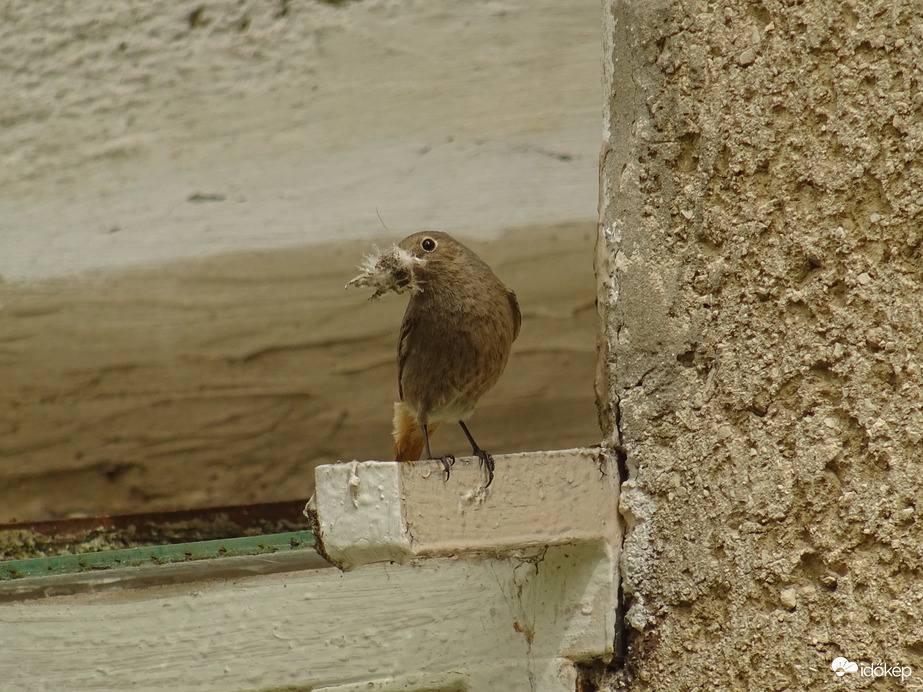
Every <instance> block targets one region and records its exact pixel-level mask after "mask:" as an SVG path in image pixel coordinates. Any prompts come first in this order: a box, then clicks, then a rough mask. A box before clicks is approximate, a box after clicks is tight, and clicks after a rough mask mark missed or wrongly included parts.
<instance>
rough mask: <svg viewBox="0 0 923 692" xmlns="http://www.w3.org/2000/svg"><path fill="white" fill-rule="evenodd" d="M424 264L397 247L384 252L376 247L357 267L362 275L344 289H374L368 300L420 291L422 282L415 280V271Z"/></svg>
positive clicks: (421, 260) (424, 261) (394, 246)
mask: <svg viewBox="0 0 923 692" xmlns="http://www.w3.org/2000/svg"><path fill="white" fill-rule="evenodd" d="M425 263H426V260H423V259H420V258H419V257H414V256H413V255H411V254H410V253H409V252H408V251H407V250H405V249H403V248H401V247H398V246H397V245H393V246H392V247H391V248H390V249H388V250H385V251H384V252H381V251H379V250H378V248H377V247H376V248H375V254H371V255H366V256H365V258H364V259H363V260H362V264H361V265H359V269H361V270H362V273H361V274H359V276H357V277H356V278H355V279H353V280H352V281H350V282H349V283H348V284H346V288H349V287H350V286H356V287H359V288H361V287H363V286H372V287H374V288H375V292H374V293H373V294H372V297H371V298H369V300H373V299H375V298H380V297H381V296H382V295H384V294H385V293H387V292H388V291H394V292H395V293H406V292H407V291H414V292H416V291H422V290H423V287H422V286H421V285H420V284H421V283H423V282H422V281H420V280H419V279H418V278H417V276H416V274H415V270H416V269H419V268H420V267H422V266H423V265H424V264H425Z"/></svg>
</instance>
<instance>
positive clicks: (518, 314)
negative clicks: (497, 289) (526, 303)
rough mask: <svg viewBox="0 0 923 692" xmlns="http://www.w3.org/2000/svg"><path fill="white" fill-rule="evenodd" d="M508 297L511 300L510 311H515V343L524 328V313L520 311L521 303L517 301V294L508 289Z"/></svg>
mask: <svg viewBox="0 0 923 692" xmlns="http://www.w3.org/2000/svg"><path fill="white" fill-rule="evenodd" d="M506 292H507V294H508V295H507V297H508V298H509V299H510V309H511V310H512V311H513V341H516V337H517V336H519V328H520V327H521V326H522V313H521V312H520V311H519V301H518V300H516V292H515V291H514V290H513V289H511V288H508V289H506Z"/></svg>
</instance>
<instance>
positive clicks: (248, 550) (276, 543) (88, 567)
mask: <svg viewBox="0 0 923 692" xmlns="http://www.w3.org/2000/svg"><path fill="white" fill-rule="evenodd" d="M313 545H314V535H313V534H312V533H311V532H310V531H292V532H290V533H275V534H270V535H268V536H246V537H244V538H225V539H220V540H214V541H196V542H194V543H177V544H175V545H155V546H151V547H148V548H125V549H124V550H104V551H101V552H98V553H83V554H80V555H57V556H55V557H37V558H30V559H28V560H7V561H5V562H0V580H4V579H20V578H22V577H39V576H42V575H46V574H69V573H74V572H89V571H95V570H106V569H119V568H121V567H139V566H141V565H164V564H169V563H171V562H189V561H191V560H211V559H215V558H221V557H233V556H237V555H262V554H265V553H276V552H279V551H282V550H300V549H303V548H310V547H312V546H313Z"/></svg>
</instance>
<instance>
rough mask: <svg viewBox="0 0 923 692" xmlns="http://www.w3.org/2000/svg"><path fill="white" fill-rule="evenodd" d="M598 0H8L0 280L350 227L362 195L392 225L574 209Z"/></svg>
mask: <svg viewBox="0 0 923 692" xmlns="http://www.w3.org/2000/svg"><path fill="white" fill-rule="evenodd" d="M197 6H199V7H200V9H201V12H200V13H199V16H198V19H196V20H195V21H193V20H192V18H191V13H193V12H194V11H196V7H197ZM599 16H600V6H599V3H598V2H596V1H595V0H579V1H577V0H572V1H571V2H568V3H566V4H561V3H558V2H555V1H554V0H506V1H505V2H503V3H496V2H485V1H478V2H470V3H456V2H445V1H443V2H432V1H431V0H366V1H365V2H353V3H343V4H339V5H336V6H332V5H331V4H327V3H322V2H290V3H289V2H238V0H211V1H210V2H208V3H196V2H194V3H183V2H176V1H175V0H174V1H171V2H163V3H151V2H146V1H144V0H123V2H120V3H118V4H117V5H112V3H109V2H102V1H100V0H86V1H85V2H79V3H65V4H63V5H62V4H53V5H52V4H47V3H36V2H31V1H29V0H14V1H13V2H7V3H4V14H3V18H2V22H0V43H2V45H3V46H4V59H3V62H2V64H0V79H2V83H3V85H4V89H3V95H4V97H3V99H2V100H0V125H2V128H3V130H2V136H0V275H2V276H4V277H5V278H6V279H8V280H9V279H18V278H43V277H49V276H60V275H65V274H69V273H72V272H81V271H84V270H86V269H91V268H112V267H119V266H124V265H126V264H134V263H139V262H141V263H148V262H159V261H165V260H173V259H181V258H189V257H196V256H199V255H202V254H211V253H215V252H223V251H237V250H242V249H243V250H247V249H251V248H269V247H279V246H285V245H299V244H304V243H314V242H317V241H321V240H333V239H340V238H343V237H368V236H370V235H375V234H380V233H381V231H382V229H381V224H380V223H379V221H378V219H377V218H376V209H378V210H379V211H380V212H381V216H382V218H384V220H385V222H386V223H387V224H388V226H389V227H391V228H392V229H394V235H395V236H397V237H401V236H402V235H404V232H409V231H411V230H420V229H422V228H426V227H438V228H442V229H445V230H449V231H457V232H458V231H463V232H464V233H465V234H466V235H467V236H468V237H469V238H470V237H471V236H472V235H477V236H479V237H482V238H483V237H485V236H489V235H496V234H497V233H498V232H499V231H500V230H501V229H503V228H506V227H509V226H518V225H525V224H532V223H535V222H536V221H539V222H541V223H555V222H557V221H571V220H574V219H592V218H593V217H594V216H595V208H594V207H595V193H596V174H597V166H596V153H597V151H598V147H599V133H600V118H599V110H600V108H599V100H600V97H599V36H600V28H599ZM196 195H199V196H198V197H196Z"/></svg>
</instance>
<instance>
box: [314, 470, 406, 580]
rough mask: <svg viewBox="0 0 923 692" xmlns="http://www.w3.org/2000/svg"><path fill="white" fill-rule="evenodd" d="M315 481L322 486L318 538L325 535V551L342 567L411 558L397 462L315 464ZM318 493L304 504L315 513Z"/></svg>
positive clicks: (329, 557)
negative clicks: (402, 508) (321, 511)
mask: <svg viewBox="0 0 923 692" xmlns="http://www.w3.org/2000/svg"><path fill="white" fill-rule="evenodd" d="M314 474H315V475H314V477H315V483H317V484H318V486H323V488H324V490H323V492H322V493H321V495H320V498H321V504H322V506H323V508H324V511H323V513H322V514H319V515H318V528H317V530H316V531H315V533H316V534H320V535H321V536H329V537H330V540H329V542H328V543H326V544H325V546H324V550H325V552H326V554H327V557H328V559H332V560H333V561H335V562H336V564H338V565H339V566H341V567H343V568H348V567H352V566H354V565H356V564H363V563H369V562H384V561H389V560H396V561H400V562H403V561H404V560H406V559H407V557H408V556H409V555H410V537H409V534H408V533H407V526H406V524H405V523H404V519H403V516H402V513H401V484H400V471H399V469H398V468H397V463H396V462H395V463H377V462H364V463H360V462H358V461H353V462H350V463H348V464H337V465H335V466H333V465H323V466H318V467H317V468H316V469H315V470H314ZM317 502H318V495H317V494H316V493H315V496H314V497H312V498H311V501H310V502H309V503H308V504H309V507H310V508H311V509H316V506H317Z"/></svg>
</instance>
